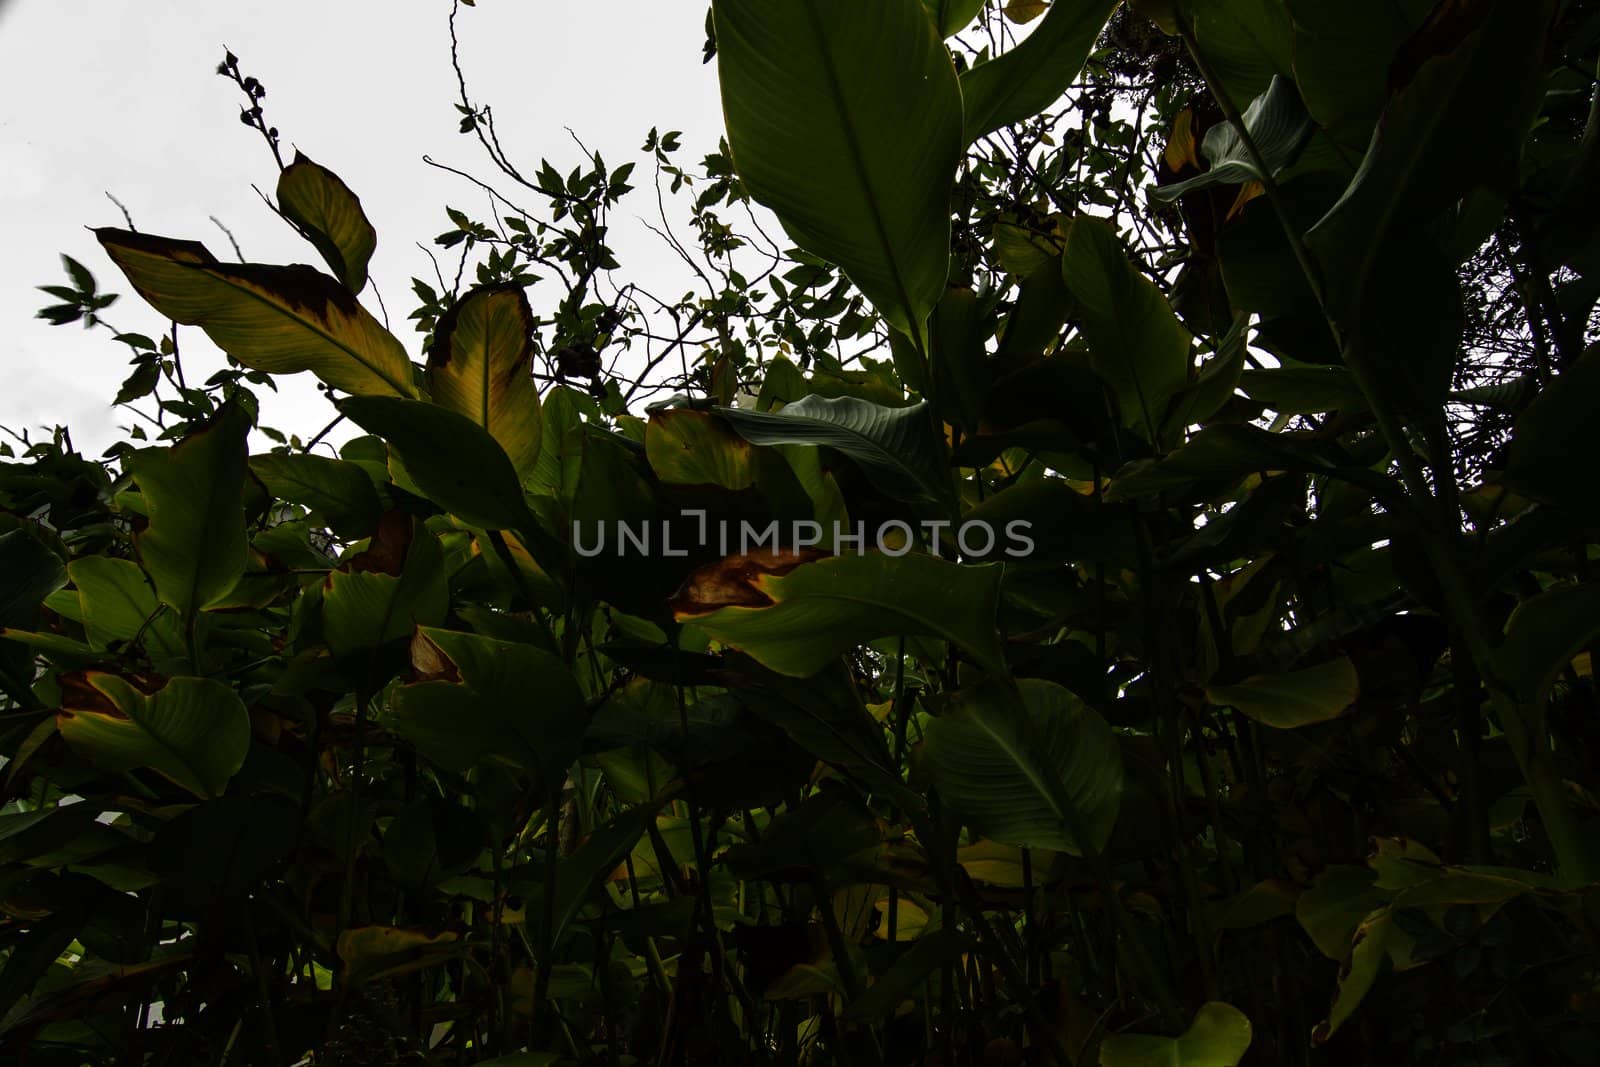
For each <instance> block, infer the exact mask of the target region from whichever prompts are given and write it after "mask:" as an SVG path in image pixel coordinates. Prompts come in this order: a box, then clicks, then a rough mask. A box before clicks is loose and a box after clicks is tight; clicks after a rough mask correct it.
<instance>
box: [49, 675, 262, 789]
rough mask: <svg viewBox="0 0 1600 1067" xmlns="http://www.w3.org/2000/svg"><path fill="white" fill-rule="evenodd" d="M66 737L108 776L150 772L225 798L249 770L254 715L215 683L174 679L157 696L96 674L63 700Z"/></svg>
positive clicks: (59, 722)
mask: <svg viewBox="0 0 1600 1067" xmlns="http://www.w3.org/2000/svg"><path fill="white" fill-rule="evenodd" d="M56 724H57V726H58V727H59V729H60V730H61V736H62V737H65V738H66V739H67V743H68V744H69V745H71V746H72V747H73V748H74V749H75V750H77V751H78V752H79V753H80V754H81V755H83V757H84V758H85V759H87V760H89V762H91V763H93V764H95V765H97V766H100V767H104V768H105V769H106V770H109V771H131V770H133V769H134V768H136V767H148V768H150V769H151V770H153V771H156V772H157V773H159V774H160V775H162V776H163V777H165V778H168V779H171V780H172V781H173V782H175V783H177V784H178V785H180V786H182V787H183V788H185V789H187V790H189V792H191V793H193V794H194V795H195V796H198V797H215V796H220V795H221V794H222V791H223V789H224V788H226V787H227V784H228V780H229V779H230V778H232V777H233V776H234V775H235V774H237V773H238V771H239V768H240V767H242V766H243V765H244V757H245V753H246V751H247V750H248V749H249V747H250V716H249V714H248V713H247V712H246V711H245V707H244V702H243V701H241V700H240V699H239V696H238V694H237V693H235V692H234V691H233V690H232V689H231V688H229V687H228V686H226V685H223V684H222V683H221V682H217V681H213V680H212V679H210V678H173V679H171V680H170V681H168V682H167V683H166V684H165V685H163V686H162V687H161V688H159V689H156V690H155V691H153V692H145V691H142V690H140V689H139V688H137V687H135V686H134V685H133V684H132V683H130V682H129V681H128V680H127V679H125V678H122V677H120V676H118V675H115V674H101V673H98V672H91V673H90V674H88V675H86V676H85V677H84V679H83V682H82V684H81V685H80V686H78V687H76V688H74V689H73V690H72V691H71V692H69V693H68V694H66V695H65V696H64V697H63V699H62V707H61V711H60V713H59V714H58V715H57V716H56Z"/></svg>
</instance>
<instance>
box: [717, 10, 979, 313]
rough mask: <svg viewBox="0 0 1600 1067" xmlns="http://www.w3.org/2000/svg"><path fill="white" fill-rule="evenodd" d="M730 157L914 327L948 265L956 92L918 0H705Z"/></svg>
mask: <svg viewBox="0 0 1600 1067" xmlns="http://www.w3.org/2000/svg"><path fill="white" fill-rule="evenodd" d="M712 9H713V12H714V14H715V22H716V37H717V63H718V73H719V76H720V78H721V83H722V102H723V114H724V116H725V118H726V120H727V128H728V141H729V144H730V145H731V146H732V150H733V161H734V166H735V167H736V168H737V170H738V172H739V177H740V178H741V179H742V180H743V181H744V184H745V187H746V188H747V189H748V190H749V191H750V195H751V196H753V197H755V199H756V200H758V201H760V202H761V203H763V204H765V205H767V206H768V207H770V208H771V209H772V210H773V211H774V212H776V213H777V215H778V218H779V219H781V220H782V222H783V224H784V226H785V228H786V229H787V230H788V231H789V233H790V235H791V236H792V237H793V238H794V239H795V242H796V243H797V244H799V245H800V247H802V248H804V249H805V250H806V251H808V252H810V253H812V254H813V255H816V256H819V257H821V258H822V259H825V260H827V261H829V262H830V263H836V264H838V265H839V267H840V268H842V269H843V270H844V272H845V273H846V274H847V275H849V276H850V280H851V281H853V282H855V284H856V285H857V286H858V287H859V288H860V289H861V291H862V292H864V293H865V294H866V295H867V297H868V298H869V299H870V300H871V301H872V302H873V303H874V304H875V305H876V306H877V307H878V309H879V310H880V311H881V312H882V313H883V315H884V317H885V318H886V319H888V320H889V322H890V323H891V324H892V325H893V326H894V327H895V328H896V329H898V330H900V331H901V332H902V333H905V334H907V335H910V336H918V335H920V334H922V332H923V329H924V324H925V322H926V321H927V318H928V313H929V312H930V311H931V310H932V309H933V305H934V304H935V303H937V302H938V300H939V297H940V295H941V294H942V293H943V292H944V286H945V279H946V276H947V274H948V273H949V263H950V210H949V204H950V187H951V183H952V181H953V179H954V177H955V170H956V164H957V161H958V160H959V158H960V155H961V146H962V145H961V90H960V88H959V87H958V84H957V80H956V72H955V68H954V67H953V66H952V65H951V62H950V56H949V54H948V53H947V52H946V51H945V48H944V45H943V44H942V43H941V41H940V34H939V33H938V31H936V30H935V29H934V28H933V24H932V21H931V20H930V19H929V18H928V13H927V11H926V10H925V9H924V8H923V5H922V4H921V3H920V2H919V0H878V2H875V3H870V4H863V3H860V2H858V0H716V2H715V3H714V4H713V5H712Z"/></svg>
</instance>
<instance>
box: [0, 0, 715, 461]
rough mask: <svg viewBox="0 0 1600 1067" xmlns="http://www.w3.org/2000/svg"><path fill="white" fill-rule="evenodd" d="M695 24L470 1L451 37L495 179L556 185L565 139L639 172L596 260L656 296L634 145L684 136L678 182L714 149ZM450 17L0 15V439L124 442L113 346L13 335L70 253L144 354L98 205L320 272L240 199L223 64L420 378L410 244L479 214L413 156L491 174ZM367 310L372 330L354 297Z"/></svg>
mask: <svg viewBox="0 0 1600 1067" xmlns="http://www.w3.org/2000/svg"><path fill="white" fill-rule="evenodd" d="M705 7H706V5H705V3H704V2H703V0H608V2H606V3H591V2H587V0H479V3H478V6H477V7H475V8H463V9H462V12H461V16H460V19H459V21H458V25H459V28H460V30H461V44H462V59H463V64H464V66H465V68H466V70H467V74H468V79H469V85H470V87H471V90H472V94H473V97H474V100H475V102H477V103H489V104H491V105H493V106H494V109H495V116H496V123H497V126H498V127H499V130H500V134H501V138H502V141H503V143H504V144H505V147H506V149H507V151H508V152H509V153H510V155H511V156H512V157H513V158H514V159H516V160H518V161H519V162H526V163H528V164H529V166H530V167H532V166H536V165H537V161H538V159H539V158H540V157H541V156H544V157H548V158H549V159H550V160H551V161H552V162H553V163H555V164H556V165H557V167H558V169H560V170H561V171H562V172H563V173H565V172H566V171H568V170H570V169H571V168H572V166H574V165H575V164H576V163H578V162H579V161H580V153H579V150H578V149H577V147H576V146H575V145H574V144H573V142H572V141H571V139H570V138H569V136H568V134H567V133H566V131H565V129H564V127H571V128H572V130H573V131H574V132H576V133H577V134H578V135H579V136H581V137H582V138H583V139H584V141H585V143H586V144H588V146H589V147H590V148H592V149H598V150H599V151H600V152H601V153H602V154H603V155H604V157H605V159H606V163H607V164H608V166H611V167H615V166H616V165H617V164H619V163H622V162H624V161H625V160H628V159H639V160H640V168H639V172H638V174H637V176H636V178H635V179H634V181H635V183H636V184H640V185H641V186H645V188H641V190H640V191H639V192H637V193H635V194H633V195H632V197H630V198H629V199H627V200H624V201H623V204H622V208H623V210H622V211H620V212H618V213H617V215H616V216H615V218H614V241H613V246H614V247H616V248H617V249H618V252H619V259H621V261H622V263H623V267H624V273H626V274H628V276H629V277H630V278H631V279H636V280H638V281H640V282H642V283H645V284H647V285H651V284H652V283H654V285H660V286H664V288H665V290H666V291H667V292H682V291H683V290H684V289H685V288H687V286H686V285H684V284H681V283H677V281H676V279H677V278H678V275H677V272H676V271H675V269H674V267H675V264H674V262H673V260H672V259H671V256H670V253H668V252H666V250H665V249H663V248H662V247H661V246H660V243H659V241H658V240H657V239H656V238H654V237H653V236H651V235H650V234H648V232H646V231H645V230H644V228H643V225H642V224H641V223H640V222H639V221H638V218H637V217H638V216H640V215H644V216H646V217H649V216H651V215H652V214H653V211H654V199H653V197H652V196H651V195H650V194H649V192H648V189H647V185H648V181H649V174H648V169H649V168H648V166H647V165H646V162H645V160H644V158H643V153H641V152H639V146H640V145H641V144H642V143H643V140H644V134H645V132H646V131H648V130H649V128H650V127H651V126H659V127H660V128H661V129H663V130H666V129H680V130H683V131H684V134H685V136H684V144H685V148H686V156H688V157H689V158H691V159H692V160H693V161H695V162H698V160H699V157H700V156H701V155H702V154H704V153H705V152H706V151H709V150H711V149H713V148H714V147H715V146H716V143H717V138H718V137H719V136H720V135H721V130H722V118H721V112H720V106H719V103H718V99H717V85H716V68H715V64H712V65H709V66H703V65H702V64H701V61H700V60H701V56H700V52H701V44H702V41H703V39H704V19H705ZM449 10H450V4H449V0H275V2H274V3H270V4H263V3H254V2H252V3H245V2H241V0H0V233H3V234H4V247H5V255H4V256H0V323H3V324H4V333H3V335H0V336H3V337H4V342H3V345H4V347H3V348H0V425H5V426H10V427H12V428H13V429H20V428H22V427H24V426H26V427H30V428H33V429H34V430H35V431H36V432H37V431H38V429H39V428H41V427H49V426H52V425H54V424H56V423H65V424H66V425H68V426H70V427H71V429H72V431H73V436H74V440H75V441H76V442H77V444H78V446H79V447H80V449H81V450H82V451H84V452H85V453H86V454H89V455H97V454H98V453H99V452H100V451H101V450H102V449H103V448H105V447H106V446H107V445H109V444H111V443H112V442H113V441H115V440H117V439H118V436H119V431H118V430H117V426H118V425H119V424H126V423H128V422H130V421H132V416H131V415H130V414H129V413H127V412H125V411H122V410H119V409H112V408H111V407H110V406H109V404H110V399H111V397H112V396H113V395H114V394H115V392H116V389H117V386H118V384H119V383H120V382H121V380H122V378H123V376H124V375H125V374H126V360H125V354H124V352H123V349H122V346H121V345H118V344H115V343H113V342H111V340H110V335H109V334H107V333H105V332H104V331H101V330H96V331H93V332H91V333H86V332H85V331H83V330H82V328H81V327H78V326H68V327H51V326H49V325H48V324H47V323H45V322H44V321H43V320H40V319H36V318H34V317H33V316H34V313H35V311H37V310H38V308H40V307H41V306H43V305H44V304H47V303H53V302H54V301H53V300H52V299H51V298H50V297H48V296H47V295H46V294H44V293H40V292H38V291H37V290H36V289H35V288H34V286H36V285H40V284H46V283H49V284H64V275H63V274H62V272H61V268H60V261H59V258H58V257H59V254H60V253H62V252H66V253H67V254H69V255H71V256H73V257H75V258H77V259H78V260H80V261H81V262H83V263H84V264H85V265H86V266H88V267H89V269H90V270H91V271H93V272H94V274H95V276H96V278H97V279H98V280H99V282H100V286H101V289H102V290H104V291H113V292H120V293H122V294H123V299H122V300H120V301H118V303H116V304H115V305H113V306H112V307H111V308H110V309H109V310H108V311H107V312H106V317H107V319H108V320H109V321H111V322H112V323H113V324H115V325H116V326H117V328H119V329H122V330H127V331H135V332H140V333H145V334H149V335H151V336H156V335H158V334H159V333H161V332H162V329H163V328H164V325H165V324H164V323H163V322H162V321H161V320H160V319H159V318H158V317H157V316H156V315H155V313H154V312H153V311H151V310H150V309H149V308H148V307H147V306H146V305H144V303H143V302H142V301H141V300H139V298H138V297H137V296H136V295H135V294H133V293H132V291H131V289H130V287H129V286H128V285H127V283H126V280H125V279H124V278H123V277H122V275H121V273H120V272H119V271H117V270H116V268H115V267H114V266H113V265H112V264H111V263H110V261H109V260H108V259H106V257H105V256H104V254H103V253H102V252H101V251H100V248H99V245H98V244H97V243H96V242H95V240H94V238H93V236H92V235H91V234H89V233H88V232H87V230H86V229H85V227H87V226H109V225H115V226H121V225H123V222H122V217H121V214H120V213H119V212H118V210H117V209H116V207H115V206H114V205H113V204H112V203H111V202H110V201H109V200H107V199H106V197H105V193H106V192H107V191H109V192H111V193H112V194H114V195H115V196H116V197H117V198H118V199H119V200H121V201H122V202H123V203H125V204H126V205H127V206H128V209H129V210H130V211H131V212H132V214H133V219H134V222H135V224H136V225H137V226H138V228H139V229H140V230H142V231H145V232H150V233H158V234H162V235H165V236H172V237H182V238H189V239H193V240H200V241H203V242H204V243H205V244H206V245H207V246H208V247H210V248H211V250H212V252H213V253H215V254H216V255H217V256H218V257H219V258H224V259H231V258H233V257H232V250H231V249H230V248H229V246H228V243H227V238H226V237H225V236H224V235H223V234H222V233H221V232H220V231H219V230H218V229H217V228H216V226H215V225H214V224H213V223H212V222H211V221H210V220H209V217H210V216H213V215H214V216H216V217H217V218H218V219H220V220H221V221H222V222H224V223H226V224H227V226H228V227H229V228H230V229H231V230H233V232H234V234H235V236H236V237H237V238H238V240H239V243H240V245H241V247H242V248H243V250H244V253H245V255H246V257H247V258H248V259H250V260H252V261H257V262H309V263H316V264H318V265H319V266H320V265H321V264H320V260H319V259H318V257H317V256H316V253H315V251H314V250H312V249H311V248H310V247H309V246H308V245H306V244H305V243H304V242H303V241H302V240H301V239H300V238H299V237H298V236H297V235H296V234H294V233H293V232H292V231H291V230H289V229H288V227H287V226H285V225H284V224H283V223H282V222H281V221H280V220H278V219H277V218H276V217H275V216H274V215H272V214H271V212H269V211H268V209H267V208H266V207H265V205H263V204H262V203H261V201H260V200H259V199H258V198H257V196H256V194H255V193H254V192H253V191H252V190H251V184H252V183H254V184H256V185H259V186H260V187H261V188H263V189H265V190H268V191H270V190H271V189H272V187H273V185H274V183H275V181H276V177H277V168H276V166H275V164H274V163H273V162H272V158H271V155H270V153H268V152H267V150H266V146H265V144H264V143H263V142H262V140H261V139H260V137H259V135H258V134H256V133H255V132H253V131H251V130H248V129H246V128H245V127H244V126H243V125H241V124H240V122H239V119H238V102H239V100H240V99H241V98H240V96H239V93H238V90H237V88H236V87H235V86H233V85H232V83H231V82H229V81H226V80H224V79H223V78H220V77H218V76H217V75H216V73H215V69H216V65H217V63H218V61H219V60H220V59H221V58H222V54H223V48H224V45H226V46H227V47H228V48H231V49H232V50H233V51H234V52H235V53H236V54H237V55H238V56H239V57H240V60H241V66H242V67H243V69H244V70H245V72H246V73H248V74H252V75H254V76H256V77H258V78H259V79H260V80H261V81H262V83H263V84H265V85H266V87H267V90H268V93H267V97H266V99H265V100H264V101H263V104H264V106H265V107H266V112H267V119H268V121H269V122H271V123H272V124H274V125H276V126H277V127H278V129H279V130H280V132H281V135H282V138H283V143H284V148H285V156H286V157H287V156H289V155H291V154H292V151H293V149H294V148H296V147H298V148H300V149H301V150H302V151H304V152H305V153H306V154H307V155H309V156H311V157H312V158H313V159H315V160H317V161H318V162H319V163H322V164H324V165H326V166H328V167H331V168H332V169H333V170H334V171H336V172H337V173H338V174H339V175H340V176H341V177H342V178H343V179H344V180H345V182H346V183H347V184H349V185H350V187H351V188H352V189H354V190H355V191H356V193H357V194H359V195H360V197H361V199H362V203H363V205H364V206H365V208H366V211H367V215H368V216H369V217H370V218H371V219H372V221H373V224H374V226H376V228H377V231H378V251H377V254H376V256H375V257H374V259H373V263H372V278H373V280H374V282H375V283H376V285H377V286H378V287H379V288H380V289H381V291H382V293H383V295H384V298H385V299H386V300H387V301H388V306H389V311H390V315H391V322H392V323H393V325H394V328H395V332H396V333H397V334H398V335H399V336H400V337H401V339H402V340H403V341H404V342H405V343H406V345H407V347H408V348H409V349H410V350H411V352H412V354H413V356H414V357H415V356H417V354H418V342H419V340H420V336H419V335H417V334H415V333H412V332H411V325H412V324H411V323H409V322H406V321H404V319H405V315H406V314H407V313H408V312H409V311H410V310H411V307H412V299H413V298H412V296H411V293H410V278H411V277H412V276H418V277H424V278H427V277H431V276H432V270H433V268H432V266H431V264H430V263H429V262H428V259H427V257H426V256H425V255H424V254H423V252H422V251H421V250H419V249H418V248H417V247H416V242H419V241H420V242H422V243H424V244H429V243H431V239H432V238H433V237H434V236H435V235H437V234H438V233H440V232H442V231H444V230H446V229H449V228H450V226H449V222H448V220H447V219H446V218H445V216H444V213H443V207H444V205H445V204H446V203H449V204H451V205H453V206H457V207H460V208H462V209H463V210H467V211H468V212H469V213H471V214H474V215H477V216H479V217H484V216H486V215H487V211H486V210H485V206H484V205H485V197H484V196H483V195H482V194H481V193H478V192H477V191H475V190H474V189H473V188H472V187H471V186H469V185H468V184H467V183H465V182H463V181H462V180H461V179H458V178H454V177H452V176H450V175H448V174H443V173H441V172H438V171H435V170H433V169H432V168H430V167H428V166H426V165H425V164H423V163H422V161H421V157H422V155H423V153H428V154H429V155H431V156H432V157H433V158H435V159H437V160H440V161H442V162H447V163H450V164H452V165H455V166H458V167H463V168H464V169H468V170H472V171H474V172H476V173H478V174H480V175H482V176H484V177H488V176H489V175H490V167H489V164H488V162H487V160H485V159H483V158H482V155H481V152H480V151H479V149H478V146H477V142H476V141H475V140H474V139H473V138H470V137H465V136H461V135H460V134H458V133H457V132H456V124H457V121H458V119H459V116H458V115H457V114H456V112H455V110H454V108H453V103H454V101H455V96H456V90H455V85H454V80H453V79H454V75H453V74H452V72H451V70H450V64H449V38H448V34H447V32H446V26H447V18H448V15H449ZM528 206H530V207H535V206H542V205H533V204H529V205H528ZM669 278H670V279H672V280H673V281H672V282H671V283H669V282H668V281H667V279H669ZM541 288H543V287H536V288H535V289H534V290H533V293H532V295H533V299H534V301H535V304H536V305H538V304H539V303H540V302H541V300H540V297H541V294H540V289H541ZM553 299H554V294H553V291H552V295H551V296H550V297H548V298H546V302H548V300H553ZM363 300H364V302H366V303H367V304H368V307H369V308H371V310H372V311H373V312H374V314H376V313H377V307H376V305H375V304H374V303H373V302H372V300H371V290H370V289H369V290H368V291H367V293H366V294H364V295H363ZM183 336H185V337H187V338H188V340H187V341H186V342H185V345H184V353H185V367H186V369H188V370H189V374H190V377H191V380H194V378H196V377H203V376H204V375H206V374H209V373H210V372H211V371H212V370H214V369H215V368H216V367H217V366H220V359H219V358H218V357H217V356H216V354H215V350H214V349H210V347H209V345H208V344H206V343H205V341H204V337H203V336H202V335H201V333H200V331H199V330H198V329H188V330H185V331H184V332H183ZM208 350H209V351H208ZM196 364H198V365H197V366H196ZM280 389H281V390H282V392H281V394H280V396H279V397H278V398H276V399H274V398H271V397H267V398H265V399H264V401H263V404H264V410H263V417H264V421H266V422H267V423H268V424H270V425H275V426H278V427H279V428H281V429H284V430H288V431H298V432H301V433H303V434H309V433H312V432H315V430H316V429H317V428H319V427H320V426H321V425H322V423H323V422H325V421H326V420H327V418H328V417H329V414H330V412H329V409H328V407H327V404H326V401H325V400H323V399H322V398H321V397H320V396H319V395H318V394H316V393H315V392H314V391H313V390H312V382H311V379H310V378H309V376H308V375H297V376H295V377H293V378H286V379H280Z"/></svg>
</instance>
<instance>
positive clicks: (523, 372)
mask: <svg viewBox="0 0 1600 1067" xmlns="http://www.w3.org/2000/svg"><path fill="white" fill-rule="evenodd" d="M433 336H434V341H433V347H432V349H431V350H430V351H429V353H428V389H429V391H430V392H431V393H432V395H433V402H434V403H436V404H439V405H441V406H442V407H446V408H449V409H450V410H451V411H455V412H458V413H460V414H462V415H465V416H466V417H467V418H469V419H471V420H472V421H473V422H475V423H477V424H478V425H479V426H482V427H483V428H484V429H485V430H488V431H489V434H490V435H491V436H492V437H493V438H494V439H495V440H496V441H499V442H500V447H501V448H504V449H505V451H506V455H507V456H510V457H511V465H512V466H513V467H515V468H516V470H517V474H518V475H519V476H520V477H522V478H526V477H527V476H528V475H529V474H530V473H532V471H533V467H534V464H535V463H536V462H537V461H538V459H539V446H540V443H541V442H542V440H543V437H542V433H541V430H540V418H539V390H538V388H537V387H536V386H535V385H534V381H533V377H532V375H531V374H530V373H529V371H530V369H531V368H530V367H529V365H528V364H529V360H530V359H531V358H532V354H533V311H532V309H531V308H529V307H528V296H527V294H526V293H525V292H524V291H523V289H522V287H521V286H520V285H504V286H494V287H489V288H481V289H474V290H473V291H472V292H470V293H468V294H467V296H466V298H465V299H463V300H462V301H461V302H460V303H459V304H456V305H455V306H454V307H453V308H451V309H450V310H449V311H448V312H446V313H445V314H444V316H443V317H442V318H441V319H440V320H439V325H438V327H437V328H436V329H435V330H434V333H433Z"/></svg>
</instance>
